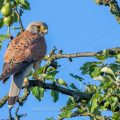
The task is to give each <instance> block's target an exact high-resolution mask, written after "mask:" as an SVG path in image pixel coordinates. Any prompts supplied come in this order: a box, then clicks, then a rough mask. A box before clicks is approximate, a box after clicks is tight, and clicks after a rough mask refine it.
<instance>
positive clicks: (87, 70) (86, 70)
mask: <svg viewBox="0 0 120 120" xmlns="http://www.w3.org/2000/svg"><path fill="white" fill-rule="evenodd" d="M99 64H101V62H87V63H85V64H83V66H82V67H81V68H80V70H82V74H83V75H84V74H91V73H92V72H93V71H94V69H95V68H96V67H98V65H99Z"/></svg>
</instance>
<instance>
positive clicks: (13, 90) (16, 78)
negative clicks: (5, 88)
mask: <svg viewBox="0 0 120 120" xmlns="http://www.w3.org/2000/svg"><path fill="white" fill-rule="evenodd" d="M23 80H24V74H23V72H19V73H17V74H15V75H13V79H12V81H11V86H10V90H9V95H8V106H9V107H13V106H14V104H15V103H16V101H17V98H18V96H19V93H20V90H21V87H22V84H23Z"/></svg>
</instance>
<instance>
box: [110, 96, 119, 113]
mask: <svg viewBox="0 0 120 120" xmlns="http://www.w3.org/2000/svg"><path fill="white" fill-rule="evenodd" d="M110 100H111V104H110V105H111V108H112V110H113V111H114V110H115V109H116V107H117V103H118V98H117V97H110Z"/></svg>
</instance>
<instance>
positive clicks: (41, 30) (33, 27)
mask: <svg viewBox="0 0 120 120" xmlns="http://www.w3.org/2000/svg"><path fill="white" fill-rule="evenodd" d="M26 30H28V31H29V32H31V33H33V34H39V35H40V36H41V37H44V35H45V34H47V32H48V26H47V24H45V23H43V22H32V23H30V24H29V25H28V27H27V28H26Z"/></svg>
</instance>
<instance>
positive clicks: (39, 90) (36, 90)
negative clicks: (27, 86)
mask: <svg viewBox="0 0 120 120" xmlns="http://www.w3.org/2000/svg"><path fill="white" fill-rule="evenodd" d="M31 92H32V94H33V95H34V96H35V97H36V98H37V99H38V100H39V101H40V100H41V99H42V98H43V96H44V89H43V88H40V87H33V88H32V89H31Z"/></svg>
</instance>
